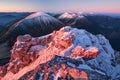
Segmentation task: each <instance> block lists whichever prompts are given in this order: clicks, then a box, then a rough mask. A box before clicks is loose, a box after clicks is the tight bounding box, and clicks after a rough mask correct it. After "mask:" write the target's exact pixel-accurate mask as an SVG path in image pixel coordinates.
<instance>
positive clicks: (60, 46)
mask: <svg viewBox="0 0 120 80" xmlns="http://www.w3.org/2000/svg"><path fill="white" fill-rule="evenodd" d="M11 52H12V54H11V60H10V63H9V64H7V65H5V66H3V67H1V68H0V70H1V73H0V78H1V79H2V80H7V79H8V80H18V79H25V78H26V79H27V80H29V79H32V80H34V79H36V78H37V79H52V80H54V79H56V80H58V79H67V80H69V79H81V78H84V79H105V80H106V79H109V78H110V77H112V76H111V75H112V74H113V73H114V72H113V71H114V66H115V57H114V51H113V49H112V48H111V45H110V44H109V42H108V40H107V39H106V38H105V37H104V36H102V35H93V34H91V33H89V32H87V31H86V30H84V29H77V28H71V27H70V26H66V27H63V28H61V29H60V30H59V31H53V33H51V34H49V35H46V36H42V37H36V38H32V37H31V36H30V35H24V36H19V37H18V38H17V42H16V43H15V44H14V46H13V49H12V50H11ZM5 70H6V72H5ZM117 73H118V72H117ZM63 74H64V75H63ZM115 75H116V73H114V77H115ZM10 76H12V77H10ZM43 76H44V77H43ZM68 76H69V77H68ZM96 76H97V77H96Z"/></svg>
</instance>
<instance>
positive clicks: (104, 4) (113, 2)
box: [0, 0, 120, 13]
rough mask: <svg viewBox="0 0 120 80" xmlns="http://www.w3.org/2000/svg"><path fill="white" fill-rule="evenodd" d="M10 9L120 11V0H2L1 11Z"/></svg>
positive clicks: (0, 3)
mask: <svg viewBox="0 0 120 80" xmlns="http://www.w3.org/2000/svg"><path fill="white" fill-rule="evenodd" d="M9 11H10V12H13V11H16V12H21V11H24V12H27V11H32V12H33V11H45V12H59V11H60V12H63V11H80V12H111V13H120V0H0V12H9Z"/></svg>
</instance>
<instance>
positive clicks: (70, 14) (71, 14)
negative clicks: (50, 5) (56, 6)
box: [59, 12, 77, 19]
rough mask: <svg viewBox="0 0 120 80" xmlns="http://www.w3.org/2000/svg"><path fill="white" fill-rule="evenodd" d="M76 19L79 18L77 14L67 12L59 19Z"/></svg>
mask: <svg viewBox="0 0 120 80" xmlns="http://www.w3.org/2000/svg"><path fill="white" fill-rule="evenodd" d="M76 17H77V15H76V14H75V13H68V12H65V13H64V14H62V15H61V16H60V17H59V18H68V19H71V18H76Z"/></svg>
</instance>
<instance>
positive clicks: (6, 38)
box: [0, 12, 120, 56]
mask: <svg viewBox="0 0 120 80" xmlns="http://www.w3.org/2000/svg"><path fill="white" fill-rule="evenodd" d="M64 26H71V27H76V28H79V29H85V30H87V31H88V32H91V33H93V34H95V35H96V34H102V35H104V36H105V37H106V38H107V39H108V40H109V41H110V44H111V45H112V47H113V48H114V49H115V50H119V51H120V18H119V17H114V16H109V15H106V14H104V15H103V14H91V13H90V14H89V13H74V12H65V13H43V12H32V13H0V47H4V48H5V50H0V53H7V54H8V53H9V50H10V49H11V47H12V46H13V44H14V42H15V41H16V37H17V36H19V35H24V34H30V35H31V36H33V37H38V36H42V35H46V34H49V33H51V32H52V31H54V30H58V29H60V28H62V27H64ZM4 56H6V55H5V54H4Z"/></svg>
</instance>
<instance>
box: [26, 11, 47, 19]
mask: <svg viewBox="0 0 120 80" xmlns="http://www.w3.org/2000/svg"><path fill="white" fill-rule="evenodd" d="M41 15H46V16H49V15H47V14H46V13H44V12H35V13H33V14H31V15H29V16H27V17H26V18H25V19H32V18H35V17H38V16H41Z"/></svg>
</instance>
